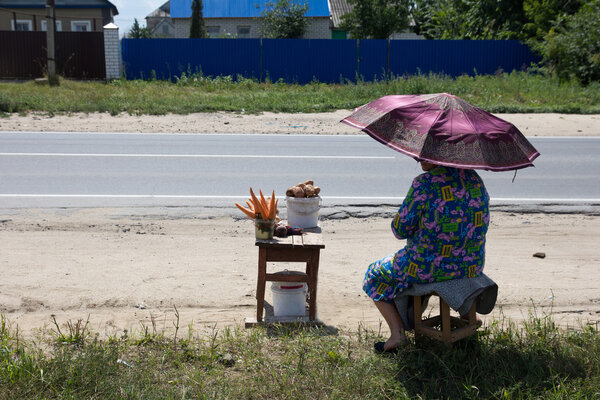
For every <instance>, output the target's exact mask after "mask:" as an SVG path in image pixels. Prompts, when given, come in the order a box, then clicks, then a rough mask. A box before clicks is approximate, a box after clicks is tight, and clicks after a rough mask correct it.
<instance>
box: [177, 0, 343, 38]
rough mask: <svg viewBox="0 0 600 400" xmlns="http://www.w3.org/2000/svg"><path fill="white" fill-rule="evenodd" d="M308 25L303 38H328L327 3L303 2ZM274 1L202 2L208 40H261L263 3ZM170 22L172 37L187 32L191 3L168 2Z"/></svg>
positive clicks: (188, 0) (189, 0) (184, 0)
mask: <svg viewBox="0 0 600 400" xmlns="http://www.w3.org/2000/svg"><path fill="white" fill-rule="evenodd" d="M305 1H306V3H308V11H307V13H306V17H307V18H308V19H309V24H308V27H307V29H306V33H305V34H304V36H303V38H304V39H331V38H332V23H331V14H330V11H329V2H328V0H305ZM270 2H274V0H203V5H204V10H203V16H204V24H205V25H206V30H207V32H208V34H209V35H210V37H215V38H219V37H233V38H260V37H262V35H261V22H260V21H261V15H262V13H263V12H264V10H265V7H266V6H265V3H270ZM170 3H171V4H170V8H171V19H172V21H173V25H174V27H175V35H174V36H175V37H178V38H187V37H189V33H190V18H191V15H192V0H171V1H170Z"/></svg>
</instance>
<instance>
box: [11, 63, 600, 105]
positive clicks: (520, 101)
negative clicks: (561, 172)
mask: <svg viewBox="0 0 600 400" xmlns="http://www.w3.org/2000/svg"><path fill="white" fill-rule="evenodd" d="M148 78H149V79H148V80H134V81H127V80H124V79H119V80H114V81H112V82H110V83H99V82H76V81H69V80H63V81H62V82H61V85H60V86H59V87H54V88H50V87H48V86H41V85H36V84H34V83H33V82H26V83H19V84H16V83H12V82H1V83H0V112H3V113H23V112H24V113H27V112H31V111H40V112H46V113H48V114H49V115H52V114H54V113H68V112H107V113H110V114H112V115H116V114H119V113H121V112H126V113H129V114H167V113H176V114H188V113H193V112H213V111H231V112H245V113H258V112H264V111H272V112H326V111H333V110H338V109H352V108H355V107H358V106H360V105H362V104H365V103H367V102H369V101H371V100H373V99H376V98H378V97H381V96H385V95H389V94H421V93H440V92H449V93H453V94H455V95H457V96H460V97H464V98H465V99H466V100H467V101H469V102H471V103H473V104H475V105H477V106H479V107H481V108H484V109H486V110H487V111H489V112H493V113H506V112H511V113H520V112H538V113H545V112H563V113H590V114H593V113H600V106H599V104H600V85H599V84H594V83H593V84H591V85H589V86H586V87H584V86H581V85H580V84H578V83H577V82H560V81H558V79H556V78H553V77H551V76H546V75H544V74H542V73H539V71H532V72H531V73H526V72H512V73H505V72H501V71H498V72H497V74H496V75H476V76H468V75H463V76H459V77H456V78H452V77H449V76H445V75H439V74H424V73H419V74H417V75H414V76H393V77H391V78H390V79H387V80H384V79H382V80H378V81H374V82H365V81H363V80H361V79H357V80H356V82H354V83H353V82H349V81H346V82H340V83H338V84H325V83H322V82H317V81H314V82H311V83H309V84H307V85H298V84H288V83H284V82H283V81H281V80H279V81H277V82H272V81H271V80H270V79H268V76H267V79H265V81H264V82H259V81H258V80H256V79H248V78H245V77H243V76H239V75H238V76H216V77H210V76H205V75H204V74H203V73H202V70H201V69H198V70H197V71H193V70H192V69H191V68H189V67H188V70H187V72H182V73H180V75H178V76H176V77H174V78H173V81H172V82H171V81H169V80H166V81H165V80H157V79H159V78H161V77H156V75H153V76H150V77H148Z"/></svg>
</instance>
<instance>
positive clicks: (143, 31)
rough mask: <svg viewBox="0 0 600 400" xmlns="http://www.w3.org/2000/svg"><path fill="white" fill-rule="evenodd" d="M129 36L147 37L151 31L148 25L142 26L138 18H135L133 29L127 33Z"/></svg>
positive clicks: (132, 37) (136, 37) (135, 37)
mask: <svg viewBox="0 0 600 400" xmlns="http://www.w3.org/2000/svg"><path fill="white" fill-rule="evenodd" d="M127 37H128V38H131V39H147V38H149V37H150V31H149V30H148V28H146V27H144V28H142V27H141V26H140V23H139V22H138V20H137V18H135V19H134V20H133V25H132V27H131V29H130V30H129V32H128V33H127Z"/></svg>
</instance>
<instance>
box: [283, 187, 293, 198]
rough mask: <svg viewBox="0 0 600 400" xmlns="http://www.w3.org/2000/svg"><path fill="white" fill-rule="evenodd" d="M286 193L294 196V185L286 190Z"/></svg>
mask: <svg viewBox="0 0 600 400" xmlns="http://www.w3.org/2000/svg"><path fill="white" fill-rule="evenodd" d="M285 195H286V196H288V197H294V186H292V187H291V188H289V189H288V190H286V191H285Z"/></svg>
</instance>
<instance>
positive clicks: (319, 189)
mask: <svg viewBox="0 0 600 400" xmlns="http://www.w3.org/2000/svg"><path fill="white" fill-rule="evenodd" d="M314 188H315V196H318V195H319V193H321V188H320V187H318V186H315V187H314Z"/></svg>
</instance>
